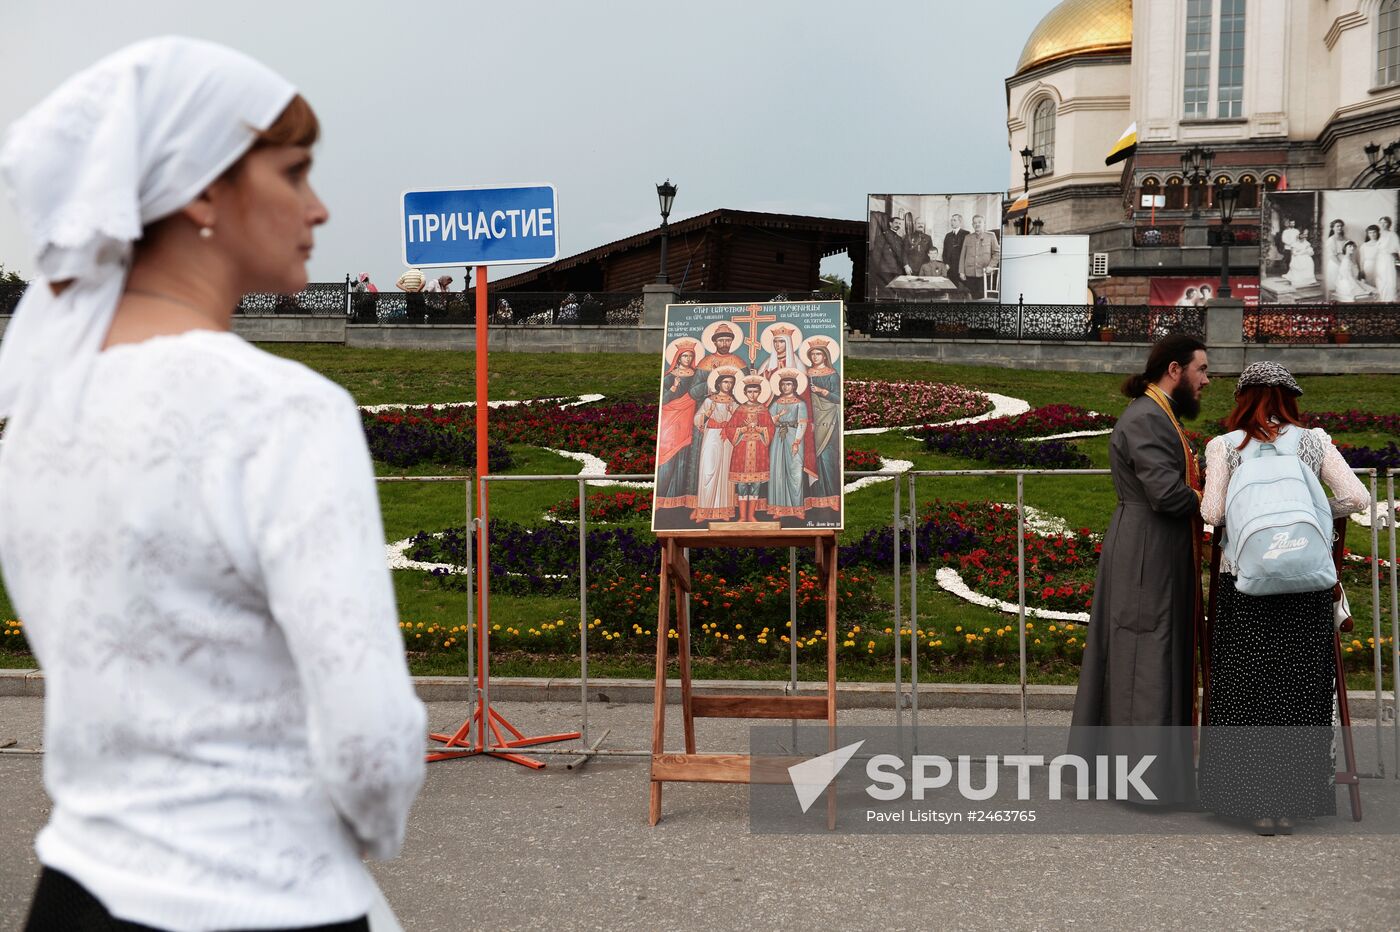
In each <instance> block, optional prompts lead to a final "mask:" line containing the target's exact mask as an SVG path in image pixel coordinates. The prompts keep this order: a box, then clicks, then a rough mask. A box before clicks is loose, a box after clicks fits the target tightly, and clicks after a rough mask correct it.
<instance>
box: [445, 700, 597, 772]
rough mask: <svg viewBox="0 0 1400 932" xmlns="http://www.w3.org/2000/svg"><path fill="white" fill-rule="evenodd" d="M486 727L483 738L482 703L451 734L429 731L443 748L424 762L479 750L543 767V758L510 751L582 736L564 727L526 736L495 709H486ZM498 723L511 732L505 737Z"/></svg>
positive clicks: (462, 755)
mask: <svg viewBox="0 0 1400 932" xmlns="http://www.w3.org/2000/svg"><path fill="white" fill-rule="evenodd" d="M487 712H488V715H487V716H486V727H487V728H489V729H490V731H491V736H492V741H491V742H490V743H489V744H488V743H487V741H486V729H485V728H483V727H482V714H481V713H482V707H481V706H477V708H476V711H475V712H473V713H472V715H471V717H470V718H468V719H467V720H466V721H465V722H463V723H462V727H461V728H459V729H457V731H456V733H455V734H451V735H449V734H445V733H437V732H434V733H431V734H429V735H428V737H429V738H431V739H432V740H434V741H441V742H442V743H443V748H442V750H440V751H434V752H432V753H430V754H428V755H427V757H426V760H427V761H428V763H433V762H435V761H440V760H456V759H457V758H459V757H475V756H477V755H480V754H484V755H487V756H489V757H495V758H499V759H500V760H506V761H510V762H511V763H512V764H519V765H520V766H522V767H529V768H530V769H531V770H543V769H544V767H545V765H544V762H543V761H538V760H535V759H534V758H533V757H525V756H523V755H520V754H513V753H511V752H512V751H514V750H516V749H518V748H528V747H532V746H534V745H537V744H553V743H554V742H556V741H572V740H574V739H576V738H580V737H582V733H581V732H577V731H568V732H564V733H562V734H557V735H535V736H532V737H526V736H525V735H524V734H522V733H521V732H520V730H519V729H517V728H516V727H515V726H514V725H512V724H511V723H510V722H508V721H506V718H505V716H503V715H501V713H499V712H497V711H496V710H495V709H489V708H488V709H487ZM501 727H504V728H505V729H506V731H508V732H509V733H510V734H511V737H510V738H509V739H507V738H506V737H505V736H504V735H502V734H501ZM473 730H475V731H476V742H475V744H473V743H472V739H471V735H472V731H473Z"/></svg>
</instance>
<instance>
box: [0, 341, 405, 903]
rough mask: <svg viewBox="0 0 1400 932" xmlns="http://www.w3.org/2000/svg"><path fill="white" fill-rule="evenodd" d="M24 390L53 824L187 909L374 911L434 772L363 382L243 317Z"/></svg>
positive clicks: (141, 898) (6, 452) (19, 605)
mask: <svg viewBox="0 0 1400 932" xmlns="http://www.w3.org/2000/svg"><path fill="white" fill-rule="evenodd" d="M51 414H52V412H49V411H47V410H46V406H45V400H44V399H43V398H39V399H31V400H30V401H29V402H28V403H25V404H22V405H21V406H20V408H19V409H18V410H17V411H16V412H15V414H14V415H13V416H12V418H11V419H10V422H9V424H8V425H7V429H6V431H5V437H4V444H3V447H0V565H3V569H4V575H5V584H6V586H7V587H8V589H9V593H10V596H11V598H12V600H13V602H14V605H15V607H16V609H17V610H18V612H19V616H20V618H21V619H22V620H23V622H24V626H25V633H26V636H27V637H28V639H29V641H30V644H31V645H32V647H33V649H34V652H35V654H36V655H37V657H38V659H39V662H40V665H41V666H42V668H43V670H44V674H45V716H44V744H45V748H46V752H47V753H46V755H45V759H44V778H45V785H46V786H47V788H48V791H49V794H50V796H51V797H52V798H53V804H54V805H53V813H52V816H51V818H50V821H49V823H48V825H47V826H46V827H45V828H44V829H43V831H42V832H41V833H40V834H39V837H38V841H37V843H36V848H37V851H38V855H39V859H40V861H41V862H43V863H44V864H45V865H48V866H50V867H53V868H56V869H58V870H61V871H63V872H65V873H68V874H70V875H71V876H73V877H74V878H76V879H77V880H78V881H79V882H80V883H82V884H83V885H84V886H85V887H87V888H88V889H89V890H90V891H91V892H92V893H93V894H94V895H95V896H96V897H97V898H98V899H99V900H101V901H102V902H103V904H104V905H106V906H107V908H108V909H109V910H111V911H112V912H113V913H114V914H115V915H116V916H118V917H119V918H122V919H126V920H130V921H135V922H139V923H144V924H147V925H151V926H157V927H160V928H169V929H175V930H183V929H207V928H258V927H269V926H303V925H319V924H325V923H332V922H339V921H344V920H346V919H350V918H354V917H356V916H360V915H363V914H364V913H365V911H366V909H367V908H368V906H369V903H370V897H371V892H372V885H371V881H370V879H369V876H368V874H367V872H366V871H365V868H364V866H363V864H362V863H361V860H360V858H361V856H362V855H364V854H367V855H369V856H372V857H377V858H384V857H391V856H393V855H394V854H395V853H397V851H398V849H399V847H400V845H401V843H402V840H403V835H404V828H405V824H406V821H407V817H408V810H409V806H410V804H411V803H412V801H413V798H414V796H415V794H416V793H417V791H418V787H419V785H420V784H421V782H422V779H423V755H422V748H423V731H424V709H423V705H422V703H420V702H419V701H418V699H417V697H416V696H415V694H414V691H413V686H412V683H411V681H410V679H409V676H408V670H407V666H406V664H405V661H404V653H403V645H402V640H401V637H400V634H399V631H398V626H397V621H396V613H395V605H394V594H393V589H392V586H391V583H390V579H389V572H388V570H387V568H386V564H385V559H384V534H383V526H382V523H381V520H380V515H379V503H378V499H377V497H376V493H375V488H374V481H373V471H372V465H371V462H370V458H369V454H368V451H367V449H366V446H365V441H364V435H363V432H362V429H361V427H360V421H359V415H358V412H357V411H356V409H355V405H354V402H353V401H352V400H351V398H350V396H349V395H348V394H347V393H346V392H345V391H344V390H342V389H341V388H339V387H338V386H335V385H333V384H332V383H330V382H329V381H327V380H326V379H324V378H322V377H321V376H319V375H317V374H315V373H313V372H311V371H310V370H309V369H306V368H305V367H303V366H301V365H300V364H297V363H293V362H288V361H285V360H282V359H278V358H276V357H274V356H271V355H269V354H267V353H264V352H262V351H260V350H257V349H255V348H254V347H252V346H250V345H249V344H247V343H245V342H244V341H243V340H242V339H240V338H239V337H237V336H235V335H233V334H230V333H216V332H212V331H194V332H190V333H185V334H180V335H178V336H173V337H157V338H155V339H152V340H149V341H146V342H144V343H138V344H131V345H122V346H117V347H114V348H112V349H109V350H107V351H105V352H103V353H102V354H101V355H100V356H99V357H98V358H97V359H96V361H95V362H94V363H93V365H92V367H91V370H90V373H89V375H88V381H87V384H86V385H85V386H83V389H82V403H81V405H80V407H79V414H78V419H77V422H76V423H64V422H60V421H59V419H57V418H54V417H52V416H51Z"/></svg>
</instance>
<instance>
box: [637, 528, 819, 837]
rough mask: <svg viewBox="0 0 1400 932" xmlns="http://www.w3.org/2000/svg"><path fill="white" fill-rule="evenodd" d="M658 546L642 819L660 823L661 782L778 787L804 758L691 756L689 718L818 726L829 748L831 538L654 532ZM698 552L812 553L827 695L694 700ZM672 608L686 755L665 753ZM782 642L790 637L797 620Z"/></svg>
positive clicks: (775, 533) (692, 723) (794, 534)
mask: <svg viewBox="0 0 1400 932" xmlns="http://www.w3.org/2000/svg"><path fill="white" fill-rule="evenodd" d="M657 538H658V540H659V541H660V543H661V585H660V586H659V588H658V590H657V603H658V604H657V613H656V694H655V702H654V706H653V711H652V716H653V717H652V728H651V801H650V805H649V807H648V811H647V820H648V821H649V822H650V824H652V825H655V824H656V823H657V822H659V821H660V820H661V786H662V784H664V783H667V782H699V783H755V782H758V783H782V782H786V781H787V780H788V773H787V766H789V765H791V764H795V763H800V762H801V761H802V760H803V758H792V759H791V760H787V759H783V760H779V759H776V758H774V759H764V760H763V761H761V762H760V763H761V766H755V764H754V762H753V761H752V760H751V758H750V756H749V755H747V754H699V753H696V750H695V719H696V718H697V717H700V718H759V719H799V718H800V719H814V720H822V719H825V720H826V723H827V750H828V751H833V750H835V749H836V532H835V531H826V530H823V531H771V532H739V531H736V532H733V533H732V534H724V535H717V534H714V533H710V532H698V533H697V532H682V531H676V532H665V531H662V532H658V533H657ZM687 547H689V548H692V549H694V548H700V547H803V548H805V547H815V548H816V563H817V573H818V577H819V579H820V580H821V584H822V586H823V588H824V589H825V591H826V696H825V697H821V696H722V695H709V696H697V695H694V694H693V693H692V690H691V679H690V619H689V617H687V613H686V604H685V594H686V593H687V592H689V591H690V563H689V561H688V560H687V559H686V556H685V552H684V550H685V548H687ZM672 601H674V602H675V609H676V613H675V619H676V624H675V627H676V642H677V644H676V646H677V656H678V658H679V660H680V674H681V711H682V714H683V716H684V723H685V724H684V728H685V753H684V754H668V753H666V668H667V656H666V654H667V650H668V637H667V632H668V631H669V629H670V627H671V602H672ZM788 636H789V637H793V638H795V637H797V626H796V619H793V628H792V630H791V631H790V632H789V634H788ZM835 825H836V796H835V791H834V788H833V789H831V790H828V793H827V826H828V827H829V828H834V827H835Z"/></svg>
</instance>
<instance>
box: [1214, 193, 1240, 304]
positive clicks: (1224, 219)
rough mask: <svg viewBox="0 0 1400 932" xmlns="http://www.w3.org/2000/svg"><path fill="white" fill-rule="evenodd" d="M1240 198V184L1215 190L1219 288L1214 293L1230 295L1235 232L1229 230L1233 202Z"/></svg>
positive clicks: (1220, 295)
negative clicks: (1218, 219) (1217, 211)
mask: <svg viewBox="0 0 1400 932" xmlns="http://www.w3.org/2000/svg"><path fill="white" fill-rule="evenodd" d="M1239 199H1240V186H1239V185H1237V184H1227V185H1222V186H1221V187H1220V188H1219V190H1217V191H1216V192H1215V203H1216V204H1217V205H1219V207H1220V288H1219V289H1218V290H1217V291H1216V295H1217V296H1219V297H1221V298H1228V297H1230V243H1232V242H1233V241H1234V239H1235V234H1234V233H1232V232H1231V231H1230V222H1231V221H1232V220H1234V219H1235V203H1236V202H1237V201H1238V200H1239Z"/></svg>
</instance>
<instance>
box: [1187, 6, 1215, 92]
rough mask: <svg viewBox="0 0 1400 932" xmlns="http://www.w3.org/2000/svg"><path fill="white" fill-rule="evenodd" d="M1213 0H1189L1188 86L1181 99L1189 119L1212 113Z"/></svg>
mask: <svg viewBox="0 0 1400 932" xmlns="http://www.w3.org/2000/svg"><path fill="white" fill-rule="evenodd" d="M1210 33H1211V0H1186V86H1185V91H1184V94H1185V96H1184V99H1183V101H1182V110H1183V115H1184V117H1185V118H1186V119H1188V120H1203V119H1205V118H1206V117H1208V116H1209V115H1210V110H1209V107H1210Z"/></svg>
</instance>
